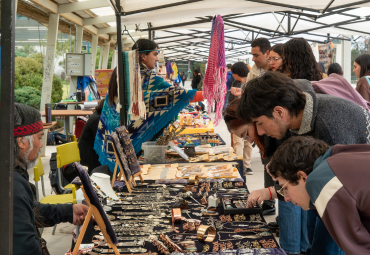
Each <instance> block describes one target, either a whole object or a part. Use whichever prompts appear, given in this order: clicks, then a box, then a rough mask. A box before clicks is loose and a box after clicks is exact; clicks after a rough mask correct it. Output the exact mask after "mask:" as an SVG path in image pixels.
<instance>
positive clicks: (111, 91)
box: [108, 67, 117, 105]
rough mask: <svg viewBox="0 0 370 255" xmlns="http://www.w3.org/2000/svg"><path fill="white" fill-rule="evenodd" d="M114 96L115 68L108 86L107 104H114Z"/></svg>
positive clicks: (115, 84)
mask: <svg viewBox="0 0 370 255" xmlns="http://www.w3.org/2000/svg"><path fill="white" fill-rule="evenodd" d="M116 96H117V67H116V68H114V70H113V72H112V76H111V77H110V81H109V85H108V99H109V104H111V105H112V104H113V103H114V98H115V97H116Z"/></svg>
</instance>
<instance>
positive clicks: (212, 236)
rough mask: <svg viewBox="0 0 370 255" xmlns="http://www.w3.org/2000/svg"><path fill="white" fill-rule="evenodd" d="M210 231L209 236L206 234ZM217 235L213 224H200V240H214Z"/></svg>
mask: <svg viewBox="0 0 370 255" xmlns="http://www.w3.org/2000/svg"><path fill="white" fill-rule="evenodd" d="M207 231H208V235H207V237H206V236H205V234H206V232H207ZM215 237H216V229H215V228H214V227H211V226H206V225H200V227H199V228H198V231H197V238H198V240H199V241H200V242H212V241H213V240H214V239H215Z"/></svg>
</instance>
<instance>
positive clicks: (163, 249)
mask: <svg viewBox="0 0 370 255" xmlns="http://www.w3.org/2000/svg"><path fill="white" fill-rule="evenodd" d="M150 242H151V244H153V245H154V246H155V247H156V248H157V249H158V251H159V252H160V253H164V254H165V255H168V254H170V251H169V249H168V248H167V247H166V246H165V245H164V243H162V242H161V241H159V240H158V239H157V238H156V237H153V238H152V239H151V240H150Z"/></svg>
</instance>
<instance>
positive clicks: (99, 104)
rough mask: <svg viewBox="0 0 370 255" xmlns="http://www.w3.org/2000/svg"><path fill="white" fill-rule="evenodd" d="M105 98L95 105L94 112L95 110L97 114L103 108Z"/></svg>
mask: <svg viewBox="0 0 370 255" xmlns="http://www.w3.org/2000/svg"><path fill="white" fill-rule="evenodd" d="M104 101H105V99H102V100H100V101H99V103H98V105H97V106H96V107H95V109H94V112H97V113H98V114H101V111H102V110H103V106H104Z"/></svg>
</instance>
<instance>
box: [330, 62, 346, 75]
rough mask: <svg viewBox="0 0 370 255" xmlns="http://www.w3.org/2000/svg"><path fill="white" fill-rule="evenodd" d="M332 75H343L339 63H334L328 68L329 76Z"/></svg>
mask: <svg viewBox="0 0 370 255" xmlns="http://www.w3.org/2000/svg"><path fill="white" fill-rule="evenodd" d="M332 73H336V74H339V75H343V70H342V67H341V66H340V65H339V64H338V63H332V64H331V65H330V66H329V67H328V73H327V74H328V76H329V75H331V74H332Z"/></svg>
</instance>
